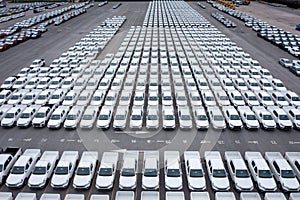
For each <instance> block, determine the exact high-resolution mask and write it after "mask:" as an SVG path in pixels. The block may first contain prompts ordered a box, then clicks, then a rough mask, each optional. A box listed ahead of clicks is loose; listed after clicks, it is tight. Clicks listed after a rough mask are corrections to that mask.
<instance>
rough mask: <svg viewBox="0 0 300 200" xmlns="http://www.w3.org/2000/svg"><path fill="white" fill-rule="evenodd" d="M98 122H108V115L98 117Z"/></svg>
mask: <svg viewBox="0 0 300 200" xmlns="http://www.w3.org/2000/svg"><path fill="white" fill-rule="evenodd" d="M99 120H108V115H100V116H99Z"/></svg>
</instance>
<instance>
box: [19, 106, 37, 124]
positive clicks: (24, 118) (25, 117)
mask: <svg viewBox="0 0 300 200" xmlns="http://www.w3.org/2000/svg"><path fill="white" fill-rule="evenodd" d="M40 107H41V106H39V105H31V106H30V107H27V108H25V110H23V112H22V113H21V115H20V117H19V119H18V120H17V126H18V127H28V126H29V125H30V124H31V121H32V120H33V118H34V116H35V114H36V112H37V111H38V110H39V109H40Z"/></svg>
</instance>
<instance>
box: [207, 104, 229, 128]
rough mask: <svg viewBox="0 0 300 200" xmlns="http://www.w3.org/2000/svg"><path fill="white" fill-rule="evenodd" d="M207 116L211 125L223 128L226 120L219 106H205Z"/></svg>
mask: <svg viewBox="0 0 300 200" xmlns="http://www.w3.org/2000/svg"><path fill="white" fill-rule="evenodd" d="M207 112H208V116H209V119H210V122H211V123H212V125H213V128H215V129H225V128H226V122H225V119H224V116H223V114H222V112H221V110H220V109H219V107H217V106H214V107H208V108H207Z"/></svg>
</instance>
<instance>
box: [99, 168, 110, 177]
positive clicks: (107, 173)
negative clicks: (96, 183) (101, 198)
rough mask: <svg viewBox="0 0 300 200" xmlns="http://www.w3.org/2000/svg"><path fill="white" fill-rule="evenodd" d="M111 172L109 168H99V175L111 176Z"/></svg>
mask: <svg viewBox="0 0 300 200" xmlns="http://www.w3.org/2000/svg"><path fill="white" fill-rule="evenodd" d="M112 173H113V171H112V169H111V168H100V170H99V176H111V175H112Z"/></svg>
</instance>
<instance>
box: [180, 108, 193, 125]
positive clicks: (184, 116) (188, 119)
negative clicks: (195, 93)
mask: <svg viewBox="0 0 300 200" xmlns="http://www.w3.org/2000/svg"><path fill="white" fill-rule="evenodd" d="M178 119H179V126H180V128H182V129H191V128H192V127H193V120H192V116H191V114H190V109H189V107H187V106H184V107H179V108H178Z"/></svg>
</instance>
